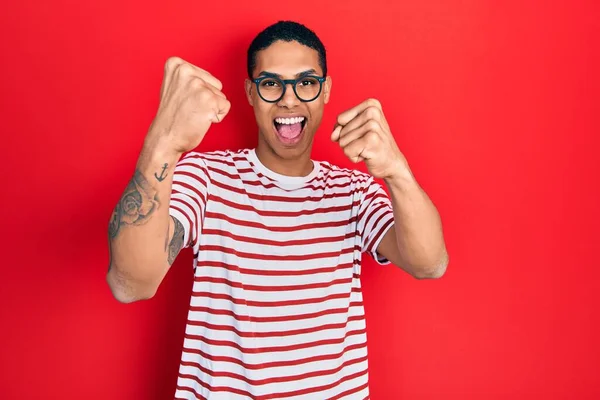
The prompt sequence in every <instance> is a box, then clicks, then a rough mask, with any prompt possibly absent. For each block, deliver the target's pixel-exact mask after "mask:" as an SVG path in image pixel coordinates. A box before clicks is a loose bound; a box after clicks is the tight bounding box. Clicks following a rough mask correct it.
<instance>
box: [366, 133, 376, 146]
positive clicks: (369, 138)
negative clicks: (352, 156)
mask: <svg viewBox="0 0 600 400" xmlns="http://www.w3.org/2000/svg"><path fill="white" fill-rule="evenodd" d="M378 140H379V136H378V135H377V134H376V133H375V132H373V131H371V132H369V133H367V134H366V135H365V141H366V142H367V145H369V146H372V145H374V144H376V143H377V141H378Z"/></svg>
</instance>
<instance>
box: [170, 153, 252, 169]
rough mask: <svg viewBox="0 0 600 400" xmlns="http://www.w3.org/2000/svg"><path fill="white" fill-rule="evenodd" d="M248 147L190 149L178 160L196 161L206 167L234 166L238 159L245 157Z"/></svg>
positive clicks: (241, 159) (244, 158) (243, 159)
mask: <svg viewBox="0 0 600 400" xmlns="http://www.w3.org/2000/svg"><path fill="white" fill-rule="evenodd" d="M248 151H249V150H248V149H239V150H214V151H204V152H199V151H190V152H189V153H186V154H185V155H184V156H183V157H181V160H180V161H184V160H186V161H192V162H194V161H196V162H198V163H200V164H202V165H203V166H205V167H206V168H208V169H211V168H220V169H223V168H226V167H235V166H236V164H237V163H239V162H240V161H245V160H246V159H247V154H248Z"/></svg>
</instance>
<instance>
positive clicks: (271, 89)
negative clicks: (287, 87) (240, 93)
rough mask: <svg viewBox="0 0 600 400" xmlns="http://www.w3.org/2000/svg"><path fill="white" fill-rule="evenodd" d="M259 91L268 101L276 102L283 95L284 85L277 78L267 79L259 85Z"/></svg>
mask: <svg viewBox="0 0 600 400" xmlns="http://www.w3.org/2000/svg"><path fill="white" fill-rule="evenodd" d="M258 91H259V94H260V96H261V97H262V98H264V99H265V100H267V101H276V100H278V99H279V98H280V97H281V94H282V93H283V84H282V82H281V81H279V80H278V79H275V78H265V79H263V80H262V81H261V82H260V83H259V84H258Z"/></svg>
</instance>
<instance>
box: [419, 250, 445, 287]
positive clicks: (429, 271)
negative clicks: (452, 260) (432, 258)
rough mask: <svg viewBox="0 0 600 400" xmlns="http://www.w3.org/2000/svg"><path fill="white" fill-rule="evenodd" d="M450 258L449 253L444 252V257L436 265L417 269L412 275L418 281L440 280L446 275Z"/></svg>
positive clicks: (432, 264)
mask: <svg viewBox="0 0 600 400" xmlns="http://www.w3.org/2000/svg"><path fill="white" fill-rule="evenodd" d="M448 262H449V257H448V253H446V252H444V255H443V257H442V258H441V260H440V261H438V262H436V263H431V264H430V265H429V266H427V267H425V268H423V267H421V268H415V269H414V271H415V272H414V273H413V274H412V275H413V276H414V277H415V278H416V279H419V280H421V279H440V278H441V277H442V276H444V274H445V273H446V269H447V268H448Z"/></svg>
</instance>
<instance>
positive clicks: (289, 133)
mask: <svg viewBox="0 0 600 400" xmlns="http://www.w3.org/2000/svg"><path fill="white" fill-rule="evenodd" d="M306 122H307V119H306V117H291V118H282V117H278V118H275V120H274V121H273V124H274V126H275V130H276V131H277V134H278V136H279V138H280V140H281V141H283V142H285V143H287V144H294V143H296V142H298V141H299V140H300V137H301V136H302V132H304V128H305V127H306Z"/></svg>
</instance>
